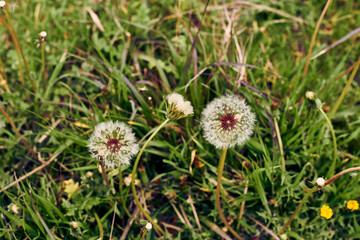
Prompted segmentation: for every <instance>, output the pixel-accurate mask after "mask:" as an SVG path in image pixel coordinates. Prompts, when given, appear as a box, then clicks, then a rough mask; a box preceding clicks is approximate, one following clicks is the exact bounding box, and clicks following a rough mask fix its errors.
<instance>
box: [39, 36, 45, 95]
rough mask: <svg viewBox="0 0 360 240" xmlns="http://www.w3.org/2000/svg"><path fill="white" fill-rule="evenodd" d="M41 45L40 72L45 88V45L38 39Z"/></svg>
mask: <svg viewBox="0 0 360 240" xmlns="http://www.w3.org/2000/svg"><path fill="white" fill-rule="evenodd" d="M40 41H41V42H40V45H41V74H42V75H43V85H44V86H43V87H44V89H46V79H45V47H44V43H45V42H44V41H42V40H40Z"/></svg>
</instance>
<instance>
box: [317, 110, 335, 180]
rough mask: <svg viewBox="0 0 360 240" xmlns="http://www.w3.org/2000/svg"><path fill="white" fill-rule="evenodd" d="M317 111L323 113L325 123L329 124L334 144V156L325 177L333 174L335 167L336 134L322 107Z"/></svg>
mask: <svg viewBox="0 0 360 240" xmlns="http://www.w3.org/2000/svg"><path fill="white" fill-rule="evenodd" d="M319 111H320V112H321V114H322V115H323V117H324V118H325V120H326V122H327V124H328V125H329V127H330V131H331V136H332V139H333V143H334V144H333V145H334V158H333V161H332V163H331V166H330V169H329V171H328V172H327V174H326V175H327V177H330V176H331V175H333V174H334V171H335V167H336V159H337V144H336V136H335V132H334V128H333V126H332V124H331V122H330V119H329V118H328V116H327V115H326V113H325V112H324V110H323V109H322V108H319Z"/></svg>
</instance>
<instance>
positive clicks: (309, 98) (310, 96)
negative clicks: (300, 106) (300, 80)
mask: <svg viewBox="0 0 360 240" xmlns="http://www.w3.org/2000/svg"><path fill="white" fill-rule="evenodd" d="M305 96H306V98H307V99H308V100H314V99H315V93H314V92H311V91H308V92H306V93H305Z"/></svg>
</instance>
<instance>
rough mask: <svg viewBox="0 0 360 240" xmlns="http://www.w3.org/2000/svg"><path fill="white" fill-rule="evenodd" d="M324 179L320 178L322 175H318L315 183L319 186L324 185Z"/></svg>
mask: <svg viewBox="0 0 360 240" xmlns="http://www.w3.org/2000/svg"><path fill="white" fill-rule="evenodd" d="M325 182H326V181H325V179H324V178H322V177H319V178H318V179H316V184H317V185H318V186H319V187H324V185H325Z"/></svg>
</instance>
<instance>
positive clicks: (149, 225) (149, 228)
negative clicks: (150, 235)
mask: <svg viewBox="0 0 360 240" xmlns="http://www.w3.org/2000/svg"><path fill="white" fill-rule="evenodd" d="M145 228H146V230H148V231H150V230H151V229H152V224H151V223H147V224H146V225H145Z"/></svg>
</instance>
